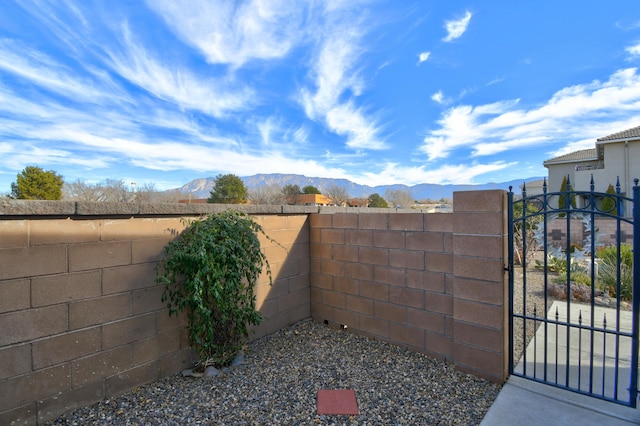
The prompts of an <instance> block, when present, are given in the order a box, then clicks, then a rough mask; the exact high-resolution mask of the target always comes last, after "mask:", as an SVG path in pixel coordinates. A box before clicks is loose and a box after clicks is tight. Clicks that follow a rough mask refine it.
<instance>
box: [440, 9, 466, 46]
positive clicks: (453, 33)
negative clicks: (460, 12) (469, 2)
mask: <svg viewBox="0 0 640 426" xmlns="http://www.w3.org/2000/svg"><path fill="white" fill-rule="evenodd" d="M471 16H472V14H471V12H469V11H468V10H467V11H466V12H465V14H464V17H462V18H460V19H458V20H453V21H446V22H445V28H446V29H447V35H446V37H444V38H443V39H442V41H446V42H449V41H453V40H455V39H457V38H460V37H462V34H464V33H465V31H467V27H468V26H469V21H471Z"/></svg>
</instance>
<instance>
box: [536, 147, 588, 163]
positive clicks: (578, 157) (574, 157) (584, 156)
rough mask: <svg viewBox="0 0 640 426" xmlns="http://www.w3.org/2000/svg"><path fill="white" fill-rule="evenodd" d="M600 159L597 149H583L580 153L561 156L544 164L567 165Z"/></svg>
mask: <svg viewBox="0 0 640 426" xmlns="http://www.w3.org/2000/svg"><path fill="white" fill-rule="evenodd" d="M597 159H598V154H597V152H596V149H595V148H591V149H583V150H580V151H575V152H570V153H568V154H564V155H560V156H558V157H554V158H551V159H549V160H546V161H545V162H544V163H543V164H555V163H567V162H576V161H593V160H597Z"/></svg>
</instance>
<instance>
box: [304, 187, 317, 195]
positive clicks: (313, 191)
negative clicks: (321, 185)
mask: <svg viewBox="0 0 640 426" xmlns="http://www.w3.org/2000/svg"><path fill="white" fill-rule="evenodd" d="M302 193H303V194H320V190H319V189H318V188H316V187H315V186H313V185H307V186H305V187H304V188H302Z"/></svg>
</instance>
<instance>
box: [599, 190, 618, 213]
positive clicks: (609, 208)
mask: <svg viewBox="0 0 640 426" xmlns="http://www.w3.org/2000/svg"><path fill="white" fill-rule="evenodd" d="M615 193H616V190H615V189H614V188H613V185H611V184H609V186H608V187H607V194H611V195H615ZM616 200H617V199H616V197H606V196H605V197H603V198H602V205H601V206H600V209H601V210H602V211H603V212H605V213H611V214H612V215H614V216H617V215H618V209H617V208H616Z"/></svg>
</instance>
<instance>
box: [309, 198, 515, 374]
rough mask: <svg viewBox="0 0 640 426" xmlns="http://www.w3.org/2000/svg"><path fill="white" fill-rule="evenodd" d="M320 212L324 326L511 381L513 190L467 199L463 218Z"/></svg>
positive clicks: (317, 271)
mask: <svg viewBox="0 0 640 426" xmlns="http://www.w3.org/2000/svg"><path fill="white" fill-rule="evenodd" d="M320 213H321V214H318V215H313V216H312V217H311V314H312V316H313V318H314V319H315V320H317V321H325V322H328V323H330V324H334V325H345V326H347V327H348V329H350V330H352V331H355V332H357V333H361V334H365V335H369V336H372V337H374V338H376V339H381V340H385V341H389V342H392V343H395V344H399V345H404V346H406V347H409V348H411V349H413V350H416V351H420V352H424V353H427V354H429V355H431V356H434V357H437V358H441V359H445V360H448V361H450V362H452V363H454V364H455V365H456V367H457V368H459V369H461V370H464V371H468V372H471V373H473V374H476V375H478V376H480V377H484V378H487V379H489V380H493V381H496V382H502V381H504V380H505V379H506V377H507V371H508V364H507V362H508V359H507V355H508V348H507V346H506V345H507V344H508V341H507V339H506V336H507V319H508V306H507V304H506V300H507V299H506V297H507V276H506V275H505V273H504V267H505V266H506V263H505V253H506V230H507V228H506V193H505V192H504V191H482V192H480V191H471V192H457V193H455V194H454V212H453V213H439V214H421V213H386V212H385V213H383V212H375V213H365V212H364V211H361V212H360V214H352V213H346V212H341V211H333V210H329V209H326V210H321V212H320ZM323 213H324V214H323Z"/></svg>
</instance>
